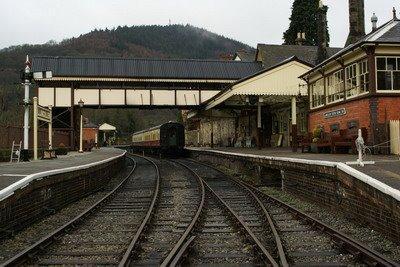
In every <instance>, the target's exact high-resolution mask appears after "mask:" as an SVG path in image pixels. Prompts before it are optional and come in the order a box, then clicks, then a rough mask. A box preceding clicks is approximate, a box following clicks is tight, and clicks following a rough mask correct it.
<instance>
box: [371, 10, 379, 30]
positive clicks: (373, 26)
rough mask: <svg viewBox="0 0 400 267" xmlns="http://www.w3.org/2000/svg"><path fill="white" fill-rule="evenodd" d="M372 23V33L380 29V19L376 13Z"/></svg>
mask: <svg viewBox="0 0 400 267" xmlns="http://www.w3.org/2000/svg"><path fill="white" fill-rule="evenodd" d="M371 22H372V31H373V32H374V31H376V29H377V28H378V17H377V16H376V15H375V13H374V14H373V15H372V17H371Z"/></svg>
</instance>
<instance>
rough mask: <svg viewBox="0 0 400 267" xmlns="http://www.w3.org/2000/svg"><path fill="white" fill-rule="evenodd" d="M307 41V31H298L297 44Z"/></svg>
mask: <svg viewBox="0 0 400 267" xmlns="http://www.w3.org/2000/svg"><path fill="white" fill-rule="evenodd" d="M305 41H306V33H305V32H298V33H297V38H296V44H297V45H303V44H304V42H305Z"/></svg>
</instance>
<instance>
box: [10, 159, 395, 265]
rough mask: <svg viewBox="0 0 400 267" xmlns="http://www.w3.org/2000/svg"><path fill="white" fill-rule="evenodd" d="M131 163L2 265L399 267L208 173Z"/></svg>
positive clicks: (170, 164) (197, 166)
mask: <svg viewBox="0 0 400 267" xmlns="http://www.w3.org/2000/svg"><path fill="white" fill-rule="evenodd" d="M130 157H131V158H132V162H135V164H132V170H131V171H130V173H129V175H127V177H125V179H124V180H123V181H122V182H121V183H120V184H119V185H118V186H117V187H116V188H115V189H114V190H113V191H112V192H110V193H109V194H108V195H106V196H105V197H104V198H103V199H101V200H100V201H98V202H97V203H96V204H95V205H93V206H92V207H90V208H88V209H87V210H86V211H85V212H83V213H82V214H80V215H79V216H77V217H76V218H74V219H73V220H71V221H70V222H68V223H67V224H65V225H63V226H62V227H60V228H59V229H57V230H56V231H54V232H53V233H51V234H49V235H48V236H46V237H44V238H42V239H41V240H40V241H38V242H36V243H35V244H33V245H32V246H30V247H29V248H26V249H25V250H24V251H23V252H21V253H19V254H18V255H16V256H15V257H13V258H11V259H10V260H8V261H7V262H5V263H3V265H5V266H15V265H26V264H34V265H119V266H149V265H157V266H159V265H161V266H176V265H180V264H190V265H212V264H228V265H229V264H240V265H269V266H289V265H298V266H320V265H329V266H332V265H334V266H337V265H339V266H341V265H344V266H348V265H357V266H362V265H374V266H398V265H396V263H394V262H392V261H390V260H387V259H385V258H384V257H383V256H381V255H379V254H378V253H376V252H374V251H371V250H370V249H368V248H367V247H366V246H364V245H363V244H360V243H358V242H356V241H355V240H352V239H350V238H348V237H346V236H345V235H343V234H342V233H339V232H337V231H335V230H333V229H331V228H329V227H328V226H327V225H324V224H323V223H321V222H319V221H317V220H314V219H313V218H311V217H309V216H307V215H306V214H303V213H302V212H300V211H298V210H296V209H294V208H293V207H290V206H288V205H286V204H285V203H282V202H281V201H279V200H277V199H274V198H273V197H270V196H268V195H265V194H264V193H262V192H260V191H259V190H258V189H257V188H254V187H252V186H251V185H249V184H246V183H244V182H242V181H239V180H236V179H235V178H232V177H229V176H227V175H226V174H224V173H222V172H221V171H219V170H217V169H215V168H213V167H211V166H208V165H204V164H201V163H199V162H194V161H191V160H182V159H181V160H175V161H168V160H155V159H150V158H144V157H139V156H130Z"/></svg>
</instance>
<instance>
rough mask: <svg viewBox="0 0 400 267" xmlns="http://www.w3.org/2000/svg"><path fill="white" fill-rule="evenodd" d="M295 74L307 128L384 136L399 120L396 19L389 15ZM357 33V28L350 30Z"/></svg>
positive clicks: (374, 139)
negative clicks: (301, 84)
mask: <svg viewBox="0 0 400 267" xmlns="http://www.w3.org/2000/svg"><path fill="white" fill-rule="evenodd" d="M372 22H373V29H372V32H371V33H369V34H367V35H365V36H363V37H361V38H360V39H358V40H356V41H355V42H353V43H352V44H349V45H348V46H346V47H345V48H344V49H343V50H341V51H340V52H338V53H337V54H335V55H334V56H332V57H330V58H328V59H327V60H325V61H323V62H322V63H321V64H319V65H317V66H315V67H314V68H313V69H311V70H310V71H308V72H307V73H305V74H303V75H302V76H301V78H302V79H304V80H305V81H306V82H307V85H308V96H309V117H308V122H309V126H308V129H309V132H312V131H313V130H314V129H315V128H317V127H321V128H323V130H324V132H330V133H333V132H337V131H339V130H349V131H354V130H357V129H359V128H365V129H366V130H367V133H368V136H367V140H366V142H367V144H368V145H377V144H381V143H383V142H386V141H388V140H389V139H390V138H389V129H388V128H389V127H388V124H389V121H390V120H399V119H400V20H399V19H398V18H397V17H396V11H395V10H393V19H392V20H390V21H388V22H387V23H385V24H383V25H382V26H381V27H379V28H378V27H376V22H377V18H376V16H375V15H374V16H373V18H372ZM356 32H357V31H356Z"/></svg>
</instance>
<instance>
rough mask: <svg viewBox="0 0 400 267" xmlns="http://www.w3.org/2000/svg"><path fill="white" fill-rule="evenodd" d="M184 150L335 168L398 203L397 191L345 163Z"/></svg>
mask: <svg viewBox="0 0 400 267" xmlns="http://www.w3.org/2000/svg"><path fill="white" fill-rule="evenodd" d="M186 149H188V150H193V151H203V152H213V153H218V154H222V155H232V156H239V157H249V158H260V159H267V160H276V161H286V162H292V163H302V164H308V165H320V166H326V167H333V168H337V169H338V170H341V171H343V172H345V173H346V174H348V175H351V176H352V177H354V178H356V179H358V180H360V181H362V182H364V183H366V184H368V185H370V186H372V187H374V188H375V189H377V190H379V191H381V192H382V193H384V194H387V195H389V196H391V197H393V198H394V199H396V200H397V201H400V190H397V189H395V188H393V187H391V186H389V185H387V184H385V183H382V182H381V181H378V180H377V179H375V178H373V177H371V176H369V175H367V174H365V173H363V172H360V171H358V170H356V169H354V168H353V167H351V166H348V165H346V164H345V163H341V162H333V161H323V160H309V159H298V158H287V157H271V156H261V155H255V154H243V153H233V152H226V151H218V150H207V149H201V148H186Z"/></svg>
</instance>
